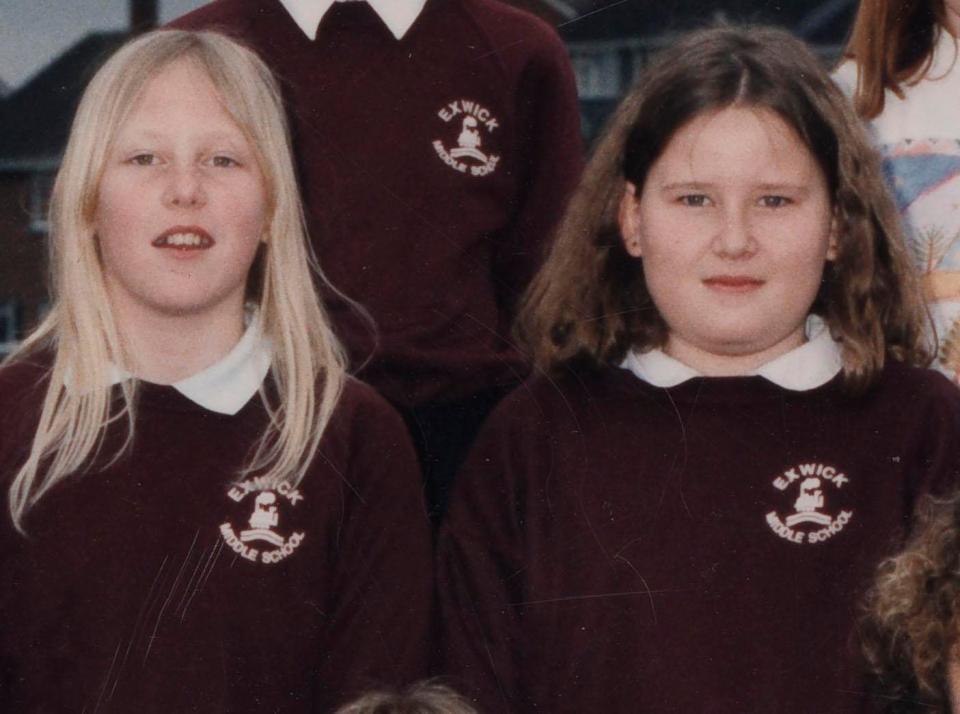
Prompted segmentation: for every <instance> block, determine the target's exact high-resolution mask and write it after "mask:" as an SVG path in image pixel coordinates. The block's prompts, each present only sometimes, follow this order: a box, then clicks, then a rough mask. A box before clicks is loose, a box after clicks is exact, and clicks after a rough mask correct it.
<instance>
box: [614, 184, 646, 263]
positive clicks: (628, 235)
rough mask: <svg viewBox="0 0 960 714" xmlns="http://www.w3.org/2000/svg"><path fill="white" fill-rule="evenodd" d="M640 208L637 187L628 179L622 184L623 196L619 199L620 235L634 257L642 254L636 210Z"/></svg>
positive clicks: (625, 246)
mask: <svg viewBox="0 0 960 714" xmlns="http://www.w3.org/2000/svg"><path fill="white" fill-rule="evenodd" d="M639 208H640V199H639V198H638V197H637V187H636V186H635V185H634V184H632V183H631V182H630V181H625V182H624V184H623V197H622V198H621V199H620V213H619V215H618V218H619V222H620V237H621V239H622V240H623V247H624V248H625V249H626V251H627V253H629V254H630V255H632V256H633V257H634V258H640V257H642V256H643V250H642V248H641V246H640V221H639V219H638V217H637V211H638V209H639Z"/></svg>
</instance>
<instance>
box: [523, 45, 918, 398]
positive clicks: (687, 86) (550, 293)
mask: <svg viewBox="0 0 960 714" xmlns="http://www.w3.org/2000/svg"><path fill="white" fill-rule="evenodd" d="M731 106H739V107H756V108H759V109H765V110H767V111H770V112H772V113H774V114H775V115H777V116H778V117H780V118H781V119H782V120H783V121H784V122H785V123H786V124H787V125H788V126H790V127H791V128H792V129H793V130H794V131H795V132H796V134H797V136H798V137H799V138H800V140H801V141H802V142H803V144H804V145H805V146H806V148H807V149H808V150H809V151H810V153H811V155H812V156H813V157H814V159H815V160H816V162H817V164H818V165H819V167H820V169H821V170H822V171H823V175H824V176H825V177H826V180H827V185H828V188H829V191H830V196H831V199H832V203H833V210H834V220H835V226H836V231H837V236H838V248H837V257H836V259H835V260H834V261H832V262H830V263H828V265H827V267H826V269H825V271H824V279H823V284H822V287H821V290H820V294H819V295H818V296H817V299H816V301H815V303H814V305H813V306H812V311H813V312H815V313H817V314H820V315H822V316H823V318H824V319H825V320H826V322H827V324H828V326H829V327H830V330H831V333H832V334H833V336H834V337H835V338H837V339H839V340H841V342H842V344H843V351H844V377H845V380H846V383H847V385H848V386H849V387H851V388H855V389H856V388H862V387H864V386H866V385H867V384H868V383H869V382H870V381H871V380H873V378H874V377H875V376H876V375H877V374H878V373H879V371H880V370H881V369H882V367H883V364H884V360H885V358H886V355H887V353H888V352H889V353H891V354H892V355H893V356H894V357H896V358H897V359H900V360H903V361H905V362H909V363H912V364H928V363H929V362H930V359H931V354H930V349H929V346H928V345H927V340H928V335H929V334H930V333H929V332H928V328H927V326H928V322H929V318H928V316H927V312H926V306H925V304H924V302H923V297H922V293H921V291H920V287H919V280H918V278H917V276H916V274H915V272H914V268H913V265H912V263H911V260H910V256H909V254H908V252H907V248H906V244H905V242H904V240H903V235H902V233H901V230H902V229H901V227H900V218H899V216H898V214H897V211H896V208H895V206H894V204H893V201H892V199H891V197H890V195H889V193H888V192H887V189H886V186H885V185H884V181H883V177H882V174H881V170H880V163H879V159H878V157H877V155H876V153H875V151H874V150H873V148H872V147H871V145H870V142H869V139H868V137H867V136H866V134H865V132H864V130H863V128H862V126H861V123H860V121H859V119H858V118H857V116H856V115H855V114H854V112H853V110H852V108H851V107H850V106H849V103H848V102H847V100H846V98H845V97H844V96H843V94H842V93H841V92H840V90H839V89H838V88H837V87H836V86H834V83H833V82H832V81H831V80H830V77H829V76H828V75H827V74H826V72H825V71H824V69H823V68H822V67H821V66H820V64H819V62H818V61H817V59H816V58H815V57H814V56H813V55H812V53H811V52H810V50H809V49H807V47H806V46H805V45H804V44H803V43H802V42H801V41H799V40H797V39H795V38H794V37H792V36H791V35H790V34H788V33H786V32H784V31H781V30H775V29H770V28H732V27H717V28H712V29H707V30H701V31H699V32H694V33H691V34H689V35H687V36H685V37H683V38H682V39H680V40H679V41H678V42H676V43H674V44H673V45H672V46H671V48H670V49H668V50H666V51H665V52H664V53H663V54H662V55H661V56H660V57H659V58H658V60H657V61H656V62H655V63H654V64H653V65H652V66H651V67H649V69H647V70H646V71H645V72H644V73H643V75H642V76H641V77H640V79H639V80H638V82H637V84H636V86H635V87H634V88H633V89H632V90H631V91H630V93H629V94H628V95H627V97H626V98H625V99H624V100H623V102H622V103H621V104H620V106H619V108H618V109H617V111H616V112H615V114H614V115H613V117H612V119H611V120H610V122H609V124H608V126H607V128H606V130H605V132H604V134H603V136H602V137H601V139H600V141H599V143H598V145H597V147H596V149H595V151H594V153H593V156H592V157H591V159H590V162H589V163H588V165H587V168H586V170H585V172H584V175H583V178H582V180H581V182H580V185H579V187H578V188H577V190H576V192H575V193H574V195H573V197H572V199H571V201H570V204H569V206H568V207H567V211H566V214H565V215H564V218H563V220H562V221H561V223H560V226H559V228H558V230H557V235H556V239H555V242H554V244H553V247H552V249H551V251H550V254H549V256H548V258H547V261H546V263H545V264H544V266H543V268H542V269H541V271H540V273H539V274H538V275H537V277H536V278H535V279H534V281H533V283H532V284H531V286H530V288H529V289H528V291H527V294H526V296H525V298H524V301H523V304H522V306H521V310H520V314H519V317H518V323H517V336H518V338H519V339H520V341H521V342H522V343H523V344H524V345H525V346H526V348H527V349H528V350H529V352H530V353H531V354H532V355H533V358H534V360H535V363H536V365H537V366H538V367H539V368H541V369H543V370H547V371H556V370H558V369H560V368H563V367H564V366H566V365H568V364H570V363H572V362H585V363H587V364H594V365H596V364H615V363H617V362H619V361H620V360H622V359H623V357H624V355H625V354H626V352H627V351H628V350H630V349H639V350H644V349H649V348H653V347H660V346H662V345H663V344H664V343H665V342H666V338H667V325H666V323H665V322H664V321H663V318H662V317H661V315H660V313H659V311H658V310H657V308H656V306H655V305H654V303H653V300H652V298H651V297H650V293H649V291H648V290H647V287H646V283H645V281H644V276H643V263H642V260H637V259H635V258H633V257H631V256H630V255H629V254H628V253H627V251H626V249H625V248H624V246H623V241H622V240H621V235H620V227H619V221H618V216H619V207H620V201H621V198H622V197H623V193H624V187H625V185H626V182H628V181H629V182H631V183H632V184H634V186H636V188H637V191H638V192H640V191H641V190H642V189H643V185H644V181H645V179H646V176H647V173H648V172H649V170H650V168H651V166H652V165H653V164H654V162H655V161H656V160H657V159H658V158H659V156H660V155H661V153H662V152H663V151H664V149H665V148H666V146H667V144H668V143H669V142H670V140H671V138H672V137H673V135H674V134H675V133H676V132H677V131H678V130H679V129H680V128H681V127H683V126H684V125H686V124H687V123H688V122H690V121H691V120H692V119H694V118H695V117H697V116H699V115H701V114H703V113H707V112H712V111H718V110H721V109H724V108H727V107H731Z"/></svg>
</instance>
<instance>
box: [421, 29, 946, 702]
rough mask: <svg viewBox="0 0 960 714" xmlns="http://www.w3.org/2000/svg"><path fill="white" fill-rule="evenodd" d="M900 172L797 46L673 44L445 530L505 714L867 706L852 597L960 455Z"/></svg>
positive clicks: (558, 270) (446, 581)
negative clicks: (899, 203) (901, 209)
mask: <svg viewBox="0 0 960 714" xmlns="http://www.w3.org/2000/svg"><path fill="white" fill-rule="evenodd" d="M924 330H925V325H924V308H923V304H922V298H921V295H920V292H919V289H918V285H917V280H916V278H915V276H914V273H913V271H912V267H911V264H910V261H909V258H908V256H907V253H906V249H905V247H904V245H903V242H902V237H901V234H900V229H899V227H898V218H897V215H896V210H895V208H894V206H893V203H892V200H891V199H890V197H889V195H888V194H887V192H886V190H885V188H884V184H883V179H882V176H881V173H880V167H879V164H878V160H877V157H876V155H875V153H874V152H873V150H872V149H871V148H870V144H869V140H868V138H867V137H866V135H865V133H864V132H863V130H862V129H861V128H860V123H859V121H858V119H857V117H856V116H855V114H854V113H853V111H852V109H851V108H850V107H849V105H848V103H847V101H846V99H845V98H844V97H843V95H842V93H841V92H840V91H839V90H838V89H837V88H836V87H835V86H834V85H833V83H832V82H831V80H830V78H829V77H828V76H827V74H826V73H825V72H824V71H823V70H822V69H821V68H820V67H819V65H818V63H817V60H816V59H815V58H814V57H813V56H812V55H811V53H810V52H809V51H808V50H807V49H806V48H805V47H804V46H803V44H802V43H800V42H799V41H797V40H796V39H794V38H792V37H791V36H789V35H787V34H785V33H783V32H780V31H776V30H769V29H732V28H719V29H712V30H707V31H703V32H699V33H696V34H692V35H689V36H687V37H686V38H684V39H682V40H681V41H679V42H678V43H676V44H675V45H674V46H673V47H672V48H671V49H669V50H667V51H666V52H665V54H664V55H663V56H662V57H661V58H660V59H659V61H658V62H656V63H655V64H654V65H653V66H651V67H650V68H649V70H648V71H647V72H645V74H644V75H643V76H642V78H641V79H640V81H639V83H638V85H637V86H636V87H635V88H634V89H633V91H632V92H631V93H630V95H629V96H628V97H627V98H626V100H625V101H624V102H623V104H622V105H621V107H620V108H619V110H618V111H617V113H616V115H615V116H614V118H613V120H612V122H611V124H610V126H609V128H608V130H607V132H606V134H605V136H604V138H603V139H602V140H601V143H600V144H599V146H598V148H597V150H596V153H595V155H594V156H593V158H592V160H591V162H590V165H589V167H588V170H587V173H586V175H585V177H584V180H583V182H582V184H581V186H580V188H579V190H578V192H577V193H576V194H575V196H574V198H573V201H572V204H571V206H570V208H569V210H568V212H567V215H566V218H565V220H564V222H563V224H562V225H561V227H560V230H559V234H558V238H557V241H556V244H555V247H554V249H553V251H552V253H551V255H550V256H549V258H548V260H547V263H546V264H545V266H544V268H543V270H542V271H541V273H540V274H539V276H538V278H537V279H536V280H535V282H534V284H533V285H532V287H531V290H530V292H529V293H528V296H527V300H526V304H525V307H524V310H523V312H522V313H521V322H520V335H521V337H522V338H523V341H524V342H525V343H526V344H527V345H528V346H529V348H530V349H531V351H532V352H533V354H534V356H535V359H536V363H537V365H538V367H539V368H540V372H541V374H540V376H539V377H537V378H535V379H533V380H532V381H530V382H529V383H528V384H527V385H526V386H525V387H524V388H523V389H521V390H519V391H518V392H516V393H515V394H514V395H512V396H511V397H510V398H508V400H507V401H506V402H505V403H504V404H503V405H502V406H501V407H500V408H499V409H498V411H497V412H496V413H495V415H494V416H493V418H492V419H491V420H490V421H489V422H488V424H487V426H486V427H485V430H484V433H483V434H482V436H481V438H480V440H479V442H478V445H477V446H476V448H475V449H474V451H473V454H472V456H471V458H470V460H469V462H468V465H467V467H466V469H465V472H464V473H463V475H462V481H461V482H460V487H459V490H458V491H456V492H455V494H454V499H453V504H452V510H451V515H450V519H449V522H448V524H447V526H446V528H445V530H444V531H443V533H442V535H441V541H440V544H439V548H440V564H439V569H440V574H439V577H440V588H439V593H440V598H441V602H442V607H443V610H444V612H443V615H444V618H443V622H444V628H445V633H444V634H445V656H446V665H447V669H448V672H447V673H448V674H451V675H454V676H458V677H460V678H462V680H463V682H464V683H465V684H466V685H467V686H469V687H471V688H472V691H473V693H474V696H475V697H476V698H477V699H478V701H480V702H481V703H482V706H483V709H484V711H489V712H507V711H509V712H528V711H530V712H532V711H543V712H546V711H549V712H557V713H563V712H570V713H573V712H601V711H602V712H644V713H646V712H657V713H663V714H666V713H667V712H670V713H674V712H717V713H730V714H732V713H734V712H737V713H742V712H745V711H750V712H774V711H776V712H804V713H806V712H831V713H832V714H834V713H837V712H846V711H860V707H861V706H862V705H863V703H864V697H865V695H864V687H863V686H862V682H861V681H859V677H858V675H857V668H856V665H855V664H854V663H855V662H856V658H855V653H856V645H855V643H853V642H852V637H851V633H852V629H853V623H854V621H855V619H856V617H855V613H856V603H857V602H858V599H859V598H860V597H861V596H862V594H863V591H864V589H865V585H866V583H867V582H868V581H869V579H870V576H871V574H872V572H873V570H874V568H875V567H876V564H877V563H878V562H880V560H882V558H883V557H885V556H886V555H887V554H889V553H890V552H892V550H893V549H895V548H896V547H897V546H898V545H900V544H901V543H902V539H903V537H904V534H905V532H906V531H907V530H908V526H909V514H910V513H911V512H912V508H913V504H914V501H915V500H916V499H917V498H919V497H920V495H921V494H923V493H926V492H929V491H940V490H942V489H945V488H947V484H948V483H950V482H952V481H953V479H954V478H955V474H956V471H957V465H958V463H960V459H958V456H960V399H958V395H957V394H956V391H955V389H954V388H953V387H952V386H951V385H950V384H949V383H948V381H947V380H945V379H944V378H943V377H942V376H940V375H938V374H936V373H935V372H932V371H927V370H925V369H921V368H919V367H920V366H922V365H925V364H927V362H928V361H929V354H928V353H927V351H926V349H925V345H924V337H923V335H924Z"/></svg>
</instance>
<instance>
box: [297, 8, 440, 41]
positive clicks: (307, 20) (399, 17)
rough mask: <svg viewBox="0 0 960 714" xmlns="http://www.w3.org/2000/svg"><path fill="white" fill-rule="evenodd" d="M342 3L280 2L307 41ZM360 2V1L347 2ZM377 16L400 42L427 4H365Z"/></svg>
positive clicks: (315, 35) (313, 37) (312, 38)
mask: <svg viewBox="0 0 960 714" xmlns="http://www.w3.org/2000/svg"><path fill="white" fill-rule="evenodd" d="M343 1H344V0H280V3H281V4H282V5H283V6H284V7H285V8H286V10H287V12H288V13H289V14H290V17H292V18H293V21H294V22H296V23H297V26H298V27H299V28H300V29H301V30H303V34H305V35H306V36H307V37H309V38H310V39H311V40H315V39H317V26H318V25H319V24H320V21H321V20H322V19H323V16H324V15H326V14H327V10H329V9H330V7H331V6H332V5H333V3H334V2H343ZM347 1H349V2H363V1H364V0H347ZM365 1H366V3H367V4H368V5H370V7H372V8H373V11H374V12H376V13H377V15H379V16H380V19H381V20H383V24H384V25H386V26H387V27H388V28H389V29H390V32H391V33H393V36H394V37H396V38H397V39H398V40H399V39H402V38H403V36H404V35H405V34H407V30H409V29H410V26H411V25H413V23H414V22H416V20H417V18H418V17H419V16H420V11H421V10H423V6H424V5H425V4H426V2H427V0H365Z"/></svg>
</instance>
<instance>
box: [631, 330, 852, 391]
mask: <svg viewBox="0 0 960 714" xmlns="http://www.w3.org/2000/svg"><path fill="white" fill-rule="evenodd" d="M806 333H807V342H804V343H803V344H802V345H800V346H799V347H795V348H794V349H792V350H790V351H789V352H787V353H786V354H782V355H780V356H779V357H777V358H776V359H773V360H770V361H769V362H767V363H766V364H764V365H761V366H760V367H758V368H757V369H756V370H754V371H753V372H752V373H751V375H756V376H759V377H763V378H764V379H767V380H769V381H771V382H773V383H774V384H776V385H778V386H780V387H783V388H784V389H789V390H791V391H794V392H805V391H807V390H809V389H816V388H817V387H820V386H823V385H824V384H826V383H827V382H829V381H830V380H831V379H833V378H834V377H836V376H837V374H839V372H840V370H841V369H843V354H842V352H841V349H840V345H839V343H837V342H836V341H835V340H834V339H833V337H831V335H830V330H828V329H827V326H826V324H825V323H824V322H823V320H822V319H820V318H819V317H816V316H815V315H811V316H810V317H809V318H807V324H806ZM620 366H621V367H622V368H623V369H627V370H630V371H631V372H633V374H635V375H636V376H637V377H639V378H640V379H642V380H643V381H644V382H648V383H649V384H652V385H653V386H655V387H675V386H677V385H678V384H681V383H683V382H686V381H687V380H688V379H693V378H694V377H699V376H701V374H700V373H699V372H697V370H695V369H693V368H692V367H689V366H687V365H685V364H684V363H683V362H681V361H679V360H677V359H674V358H673V357H671V356H670V355H668V354H667V353H666V352H664V351H663V350H659V349H654V350H650V351H649V352H642V353H641V352H637V351H635V350H631V351H630V352H628V353H627V356H626V358H625V359H624V360H623V362H622V363H621V364H620Z"/></svg>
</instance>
